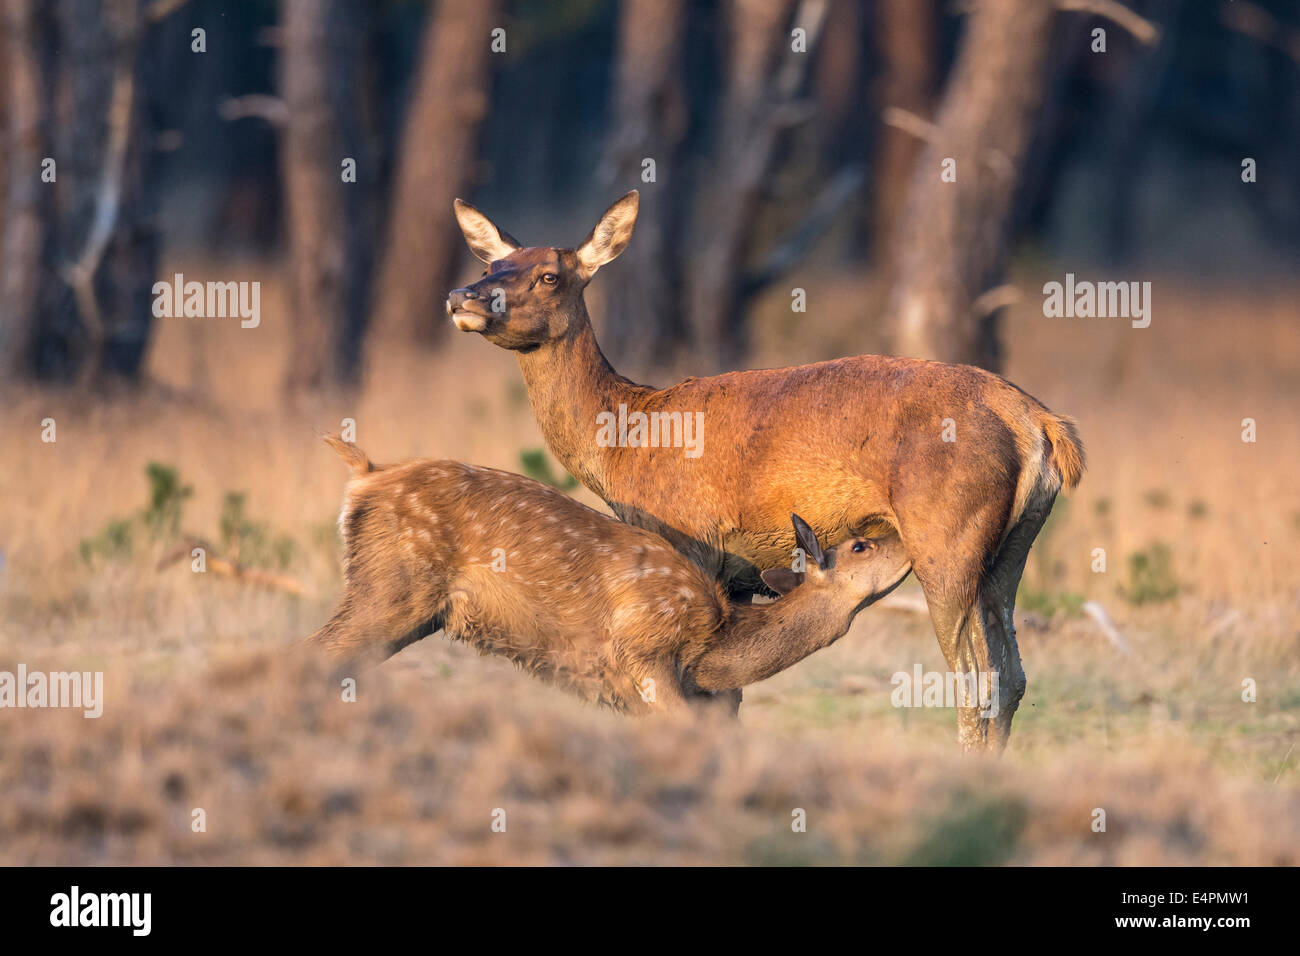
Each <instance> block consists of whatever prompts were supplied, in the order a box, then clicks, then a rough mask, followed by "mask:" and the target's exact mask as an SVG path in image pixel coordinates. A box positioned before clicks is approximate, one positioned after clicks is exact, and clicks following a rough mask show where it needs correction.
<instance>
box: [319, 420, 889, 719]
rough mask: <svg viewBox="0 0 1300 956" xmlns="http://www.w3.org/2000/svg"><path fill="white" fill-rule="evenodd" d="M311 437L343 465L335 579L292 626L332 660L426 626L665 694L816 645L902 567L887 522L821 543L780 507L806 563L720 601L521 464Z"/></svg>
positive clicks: (568, 673) (677, 700)
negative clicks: (764, 597)
mask: <svg viewBox="0 0 1300 956" xmlns="http://www.w3.org/2000/svg"><path fill="white" fill-rule="evenodd" d="M325 440H326V441H327V442H328V443H329V444H330V445H331V446H332V447H333V448H334V449H335V450H336V451H337V452H339V454H341V455H342V456H343V457H344V458H345V459H346V460H347V461H348V463H349V464H350V465H351V466H352V471H353V477H352V480H351V481H350V482H349V483H348V489H347V492H346V494H345V497H344V503H343V510H342V512H341V513H340V514H339V526H340V529H341V530H342V534H343V541H344V573H345V581H346V585H345V592H344V595H343V600H342V601H341V602H340V604H339V607H338V610H337V611H335V613H334V616H333V617H332V618H331V619H330V621H329V623H327V624H326V625H325V626H324V627H322V628H321V629H320V630H319V631H317V632H316V633H315V634H313V635H312V636H311V637H309V638H308V639H307V643H308V644H309V645H314V646H317V647H319V648H322V649H324V650H325V651H326V652H328V653H329V654H330V655H331V656H333V657H334V658H336V659H337V660H339V661H341V662H348V663H354V662H358V661H360V660H364V659H365V658H374V657H379V658H381V659H382V658H383V657H387V656H389V655H391V654H394V653H396V652H397V651H398V650H400V649H401V648H403V647H405V646H406V645H407V644H410V643H412V642H413V641H417V640H419V639H420V638H422V637H424V636H425V635H427V634H429V633H431V632H433V631H435V630H438V629H439V628H441V629H442V630H443V631H444V632H445V633H446V634H447V635H448V636H449V637H452V638H455V639H459V640H464V641H467V642H469V643H471V644H473V645H474V646H475V647H477V648H478V650H479V652H480V653H484V654H489V653H490V654H498V655H501V656H503V657H506V658H509V659H510V660H512V661H514V662H515V663H516V664H517V665H519V666H520V667H521V668H523V669H524V670H526V671H528V672H529V673H531V674H534V675H536V676H538V677H541V678H543V679H545V680H547V681H549V682H551V683H554V684H556V685H559V686H561V687H563V688H565V689H567V690H569V691H571V692H573V693H576V694H577V695H578V696H580V697H582V698H584V699H586V700H588V701H592V702H599V703H602V704H606V705H608V706H610V707H613V708H615V709H618V710H622V711H626V712H630V713H646V712H652V711H669V710H675V709H681V707H682V706H683V705H684V704H686V703H687V702H688V701H689V702H691V703H702V702H704V701H706V700H708V699H709V698H710V697H711V696H712V695H713V694H714V693H715V692H720V691H729V690H734V689H736V688H739V687H742V686H743V685H745V684H751V683H754V682H755V681H760V680H763V679H764V678H767V677H770V676H772V675H773V674H775V673H777V672H778V671H781V670H784V669H785V668H786V667H789V666H790V665H791V664H794V663H796V662H797V661H800V660H802V659H803V658H804V657H807V656H808V655H809V654H811V653H813V652H814V651H816V650H818V649H819V648H822V647H826V646H828V645H830V644H832V643H833V642H834V641H836V640H837V639H839V638H840V637H841V636H843V635H844V634H845V633H846V632H847V631H848V629H849V625H850V624H851V623H852V621H853V618H854V616H855V615H856V614H857V612H858V611H859V610H861V609H862V608H864V607H866V606H867V605H868V604H870V603H871V602H872V601H875V600H876V599H877V598H879V597H881V596H882V595H884V594H886V593H888V592H889V591H890V590H892V589H893V588H894V587H896V586H897V585H898V584H899V582H901V581H902V580H903V578H905V577H906V576H907V573H908V569H909V566H908V562H907V557H906V556H905V555H904V553H903V548H902V544H901V542H900V541H899V540H898V537H897V536H896V535H893V536H889V537H885V538H879V539H875V540H868V539H862V538H855V539H853V540H852V541H847V542H845V543H844V544H842V545H841V546H840V547H839V548H836V549H832V550H830V551H826V552H823V551H822V549H821V547H820V546H819V545H818V543H817V539H816V536H815V535H814V534H813V533H812V531H811V530H810V529H809V528H808V526H807V525H806V524H804V523H803V522H802V520H801V519H799V518H798V517H795V516H792V518H793V521H794V526H795V529H796V533H797V535H798V538H799V541H800V543H801V545H802V546H803V547H804V549H805V551H806V553H807V559H806V563H807V567H806V570H805V571H804V572H802V573H796V572H794V571H792V570H790V569H788V568H782V569H776V570H771V571H768V572H766V573H765V575H764V580H766V581H768V582H769V584H770V585H771V586H772V588H773V589H774V590H776V591H778V592H781V593H783V594H784V595H785V596H784V597H781V598H780V599H779V600H777V601H775V602H773V603H771V604H761V605H753V606H750V605H740V606H735V605H732V604H730V603H729V602H728V601H727V599H726V597H725V595H724V594H723V592H722V589H721V588H720V587H719V585H718V584H717V582H716V581H713V580H711V579H710V578H709V577H708V576H707V575H705V574H704V573H703V572H702V571H700V569H699V568H697V567H696V566H695V565H694V564H692V563H691V562H690V560H688V559H687V558H686V557H685V556H683V555H682V554H680V553H679V552H678V551H676V550H674V549H673V548H672V547H671V546H670V545H669V544H668V543H667V542H666V541H664V540H663V539H662V538H660V537H659V536H657V535H655V534H652V533H650V532H649V531H645V530H643V529H641V528H637V527H635V526H633V525H629V524H624V523H623V522H621V521H617V520H615V519H614V518H611V517H609V516H607V515H603V514H600V513H599V512H597V511H593V510H592V509H591V508H588V507H586V506H585V505H583V504H580V503H578V502H576V501H574V500H573V499H572V498H569V497H568V496H567V495H565V494H563V493H561V492H559V491H556V490H554V489H552V488H549V487H547V486H546V485H543V484H541V483H539V482H536V481H533V480H532V479H529V478H524V477H521V476H519V475H512V474H510V473H508V472H504V471H497V470H495V469H492V468H479V467H475V466H473V465H465V464H461V463H460V462H455V461H427V460H426V461H408V462H404V463H402V464H397V465H388V466H382V467H377V466H375V465H372V464H371V463H370V461H369V459H368V458H367V457H366V455H365V454H364V453H363V452H362V451H361V450H360V449H359V448H357V447H356V446H355V445H353V444H351V443H349V442H344V441H342V440H340V439H338V438H335V437H329V438H326V439H325ZM723 699H724V700H725V699H728V698H726V697H725V695H724V698H723Z"/></svg>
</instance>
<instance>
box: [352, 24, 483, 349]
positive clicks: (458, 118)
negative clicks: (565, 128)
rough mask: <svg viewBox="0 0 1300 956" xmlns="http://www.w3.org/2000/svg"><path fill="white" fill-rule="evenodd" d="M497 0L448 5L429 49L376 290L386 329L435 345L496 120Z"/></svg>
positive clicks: (427, 41)
mask: <svg viewBox="0 0 1300 956" xmlns="http://www.w3.org/2000/svg"><path fill="white" fill-rule="evenodd" d="M496 19H497V4H496V3H495V2H494V0H440V2H439V3H438V4H437V5H436V6H434V7H433V8H432V9H431V12H430V14H429V19H428V23H427V24H426V25H425V28H424V38H423V41H422V43H421V53H420V58H419V72H418V75H417V76H416V78H415V81H414V84H413V89H412V92H411V104H410V107H409V109H408V112H407V118H406V124H405V130H404V133H403V136H402V146H401V152H400V154H399V156H398V166H397V174H396V177H395V181H394V185H393V191H392V197H391V201H390V207H389V208H390V210H391V212H390V215H389V228H388V236H387V241H386V242H385V245H384V249H385V252H384V260H383V265H382V267H381V271H380V280H379V283H378V285H377V287H376V289H375V296H376V305H375V309H374V313H373V317H372V322H373V323H374V327H375V329H376V330H377V331H379V332H381V333H385V334H392V335H396V336H397V337H399V338H402V339H405V340H407V341H416V342H425V343H430V342H433V341H434V340H435V339H436V337H437V336H438V335H440V334H442V333H443V332H444V330H445V327H446V326H447V324H448V323H447V319H446V316H445V314H444V312H443V303H444V302H445V301H446V297H447V292H448V291H449V289H450V288H451V287H452V279H453V276H454V274H455V270H456V266H457V264H458V263H459V261H460V257H461V255H462V254H463V252H464V248H465V244H464V240H463V239H462V238H461V235H460V232H459V230H458V229H457V228H456V221H455V219H454V218H453V216H452V212H451V204H452V200H453V199H455V198H456V197H457V196H462V195H464V194H465V193H466V192H468V186H469V185H470V183H471V179H472V173H473V164H474V159H475V157H476V156H477V155H478V130H479V124H480V123H481V122H482V119H483V117H484V116H485V115H486V114H487V107H488V95H489V92H490V91H489V82H490V78H491V75H490V69H489V65H490V63H489V57H490V56H491V52H490V50H491V48H490V43H491V30H492V29H493V28H494V27H497V26H500V24H499V23H497V22H496Z"/></svg>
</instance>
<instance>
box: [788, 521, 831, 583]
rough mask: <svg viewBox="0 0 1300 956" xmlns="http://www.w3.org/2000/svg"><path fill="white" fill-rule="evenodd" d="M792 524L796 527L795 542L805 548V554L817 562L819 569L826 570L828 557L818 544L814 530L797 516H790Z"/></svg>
mask: <svg viewBox="0 0 1300 956" xmlns="http://www.w3.org/2000/svg"><path fill="white" fill-rule="evenodd" d="M790 522H791V523H792V524H793V525H794V537H795V540H796V541H798V542H799V547H801V548H803V550H804V554H806V555H808V557H810V558H812V560H813V561H815V562H817V567H819V568H822V569H823V570H825V568H826V555H824V554H823V553H822V546H821V545H820V544H818V543H817V535H816V534H815V533H814V532H813V529H812V528H810V527H808V522H807V521H804V520H803V518H800V517H799V516H798V515H797V514H791V515H790Z"/></svg>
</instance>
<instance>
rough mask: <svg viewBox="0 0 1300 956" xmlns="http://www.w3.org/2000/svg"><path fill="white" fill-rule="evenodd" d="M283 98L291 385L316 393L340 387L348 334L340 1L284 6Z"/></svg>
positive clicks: (295, 0) (307, 0)
mask: <svg viewBox="0 0 1300 956" xmlns="http://www.w3.org/2000/svg"><path fill="white" fill-rule="evenodd" d="M283 12H284V52H283V57H284V59H283V65H282V75H281V81H280V82H281V89H282V94H281V95H282V96H283V98H284V103H285V107H286V113H287V121H286V124H285V131H284V143H283V149H282V153H281V162H282V164H283V174H282V175H283V178H284V185H285V204H286V210H285V213H286V220H287V223H288V239H289V254H290V263H291V264H290V269H291V277H292V286H291V287H292V290H293V295H292V298H291V300H290V302H291V305H290V309H289V312H290V316H291V321H292V327H293V345H292V348H291V351H290V358H289V368H288V374H287V377H286V379H285V387H286V389H287V390H289V391H305V390H315V389H320V388H322V387H325V386H327V385H334V384H336V383H338V382H339V380H340V378H341V376H340V374H339V373H340V371H341V365H342V363H341V361H340V360H341V358H342V355H341V349H340V347H339V342H340V339H341V338H342V337H343V336H344V335H345V334H346V330H347V328H348V275H347V273H348V269H349V262H348V258H347V237H346V218H345V215H344V211H345V200H344V195H343V190H345V189H349V188H351V187H352V186H353V185H354V184H351V183H345V182H344V181H343V166H342V164H343V160H344V158H345V156H346V155H347V154H346V152H345V151H344V148H343V140H342V135H341V133H340V129H339V121H338V115H337V112H336V104H335V100H334V97H333V95H332V87H331V81H330V78H331V75H332V74H334V73H336V72H337V71H338V70H339V69H340V67H341V66H342V64H341V62H340V60H341V57H340V53H341V50H340V46H341V44H342V43H343V42H344V28H343V27H342V26H341V25H340V23H339V19H340V18H341V17H343V16H344V14H345V13H346V12H347V11H346V9H345V5H344V3H343V2H341V0H323V2H317V0H286V2H285V4H284V6H283Z"/></svg>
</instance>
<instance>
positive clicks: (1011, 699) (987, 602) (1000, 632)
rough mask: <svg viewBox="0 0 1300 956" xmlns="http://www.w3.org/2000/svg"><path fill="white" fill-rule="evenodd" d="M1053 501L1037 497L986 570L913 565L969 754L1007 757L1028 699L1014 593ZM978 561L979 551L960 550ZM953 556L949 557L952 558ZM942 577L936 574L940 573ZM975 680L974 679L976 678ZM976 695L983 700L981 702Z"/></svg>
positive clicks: (923, 561) (925, 560)
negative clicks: (951, 679) (952, 682)
mask: <svg viewBox="0 0 1300 956" xmlns="http://www.w3.org/2000/svg"><path fill="white" fill-rule="evenodd" d="M1054 497H1055V495H1042V494H1040V495H1035V496H1034V497H1033V498H1031V500H1030V502H1029V503H1028V505H1027V506H1026V508H1025V511H1024V513H1023V514H1022V516H1021V518H1020V519H1019V520H1018V521H1017V522H1016V525H1015V527H1013V528H1012V530H1011V532H1010V533H1009V534H1008V535H1007V537H1006V540H1005V541H1003V542H1002V543H1001V545H1000V546H999V547H998V548H997V552H996V556H995V557H994V559H993V560H992V562H990V563H989V565H988V567H987V570H984V569H983V567H982V563H979V564H977V563H975V562H968V563H967V564H966V565H965V566H964V567H961V566H958V567H957V568H956V569H955V572H956V573H954V568H953V566H952V565H951V564H949V565H948V566H947V567H943V566H942V564H941V563H940V562H938V561H932V560H931V558H933V557H934V556H933V555H929V556H922V557H921V558H920V559H919V562H918V564H916V565H915V566H914V570H916V571H917V577H918V579H919V580H920V581H921V587H922V589H923V590H924V591H925V598H926V602H927V603H928V604H929V606H930V618H931V621H932V622H933V624H934V631H935V635H936V636H937V637H938V639H939V646H940V649H941V650H942V651H943V656H944V660H945V661H946V662H947V664H948V669H949V671H950V672H951V673H953V674H955V675H957V677H958V678H959V680H958V681H957V684H956V686H957V690H958V693H959V695H962V693H963V692H964V699H963V697H962V696H959V699H958V701H957V705H958V706H957V739H958V741H959V742H960V743H961V745H962V746H963V747H964V748H965V749H967V750H984V749H987V750H1001V749H1002V748H1004V747H1005V746H1006V744H1007V739H1008V737H1009V736H1010V734H1011V721H1012V718H1013V717H1014V716H1015V712H1016V708H1017V707H1019V706H1020V700H1021V698H1022V697H1023V696H1024V693H1025V672H1024V669H1023V667H1022V666H1021V663H1020V649H1019V647H1018V645H1017V643H1016V630H1015V626H1014V623H1013V619H1012V615H1013V612H1014V610H1015V602H1016V589H1017V587H1018V586H1019V584H1020V576H1021V574H1022V572H1023V571H1024V568H1025V560H1026V558H1027V557H1028V555H1029V546H1030V545H1031V544H1033V541H1034V538H1035V537H1036V536H1037V534H1038V531H1039V529H1040V528H1041V527H1042V525H1043V521H1044V520H1045V518H1046V516H1047V512H1048V511H1050V510H1051V504H1052V500H1053V499H1054ZM954 552H956V553H966V554H979V553H981V549H977V548H961V549H956V548H955V549H954ZM952 553H953V552H950V553H949V556H951V554H952ZM936 566H938V567H941V568H942V572H943V573H939V574H936V573H934V571H933V570H932V569H933V568H934V567H936ZM972 675H973V676H972ZM973 695H979V697H978V698H976V697H974V696H973Z"/></svg>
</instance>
